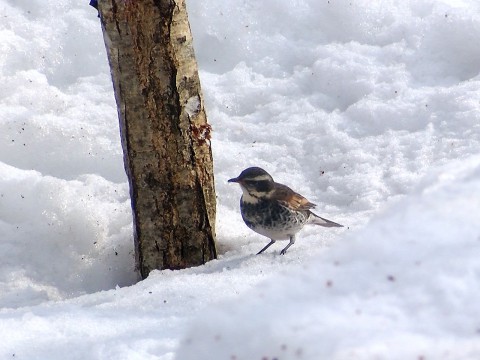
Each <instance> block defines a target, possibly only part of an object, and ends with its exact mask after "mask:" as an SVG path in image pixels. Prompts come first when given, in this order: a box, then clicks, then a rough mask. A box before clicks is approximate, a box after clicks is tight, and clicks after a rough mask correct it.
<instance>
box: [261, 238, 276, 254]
mask: <svg viewBox="0 0 480 360" xmlns="http://www.w3.org/2000/svg"><path fill="white" fill-rule="evenodd" d="M274 243H275V240H273V239H270V242H269V243H268V244H267V245H265V247H264V248H263V249H262V250H260V251H259V252H258V253H257V255H258V254H261V253H263V252H264V251H265V250H267V249H268V247H269V246H270V245H272V244H274Z"/></svg>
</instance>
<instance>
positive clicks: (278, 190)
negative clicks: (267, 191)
mask: <svg viewBox="0 0 480 360" xmlns="http://www.w3.org/2000/svg"><path fill="white" fill-rule="evenodd" d="M271 198H272V199H274V200H277V201H279V202H280V203H282V204H283V205H285V206H287V207H289V208H290V209H293V210H300V211H305V210H310V209H313V208H314V207H315V206H316V205H315V204H314V203H311V202H310V201H308V200H307V199H306V198H305V197H303V196H302V195H300V194H298V193H296V192H295V191H293V190H292V189H290V188H289V187H288V186H286V185H283V184H278V183H277V184H276V186H275V191H274V193H273V194H272V196H271Z"/></svg>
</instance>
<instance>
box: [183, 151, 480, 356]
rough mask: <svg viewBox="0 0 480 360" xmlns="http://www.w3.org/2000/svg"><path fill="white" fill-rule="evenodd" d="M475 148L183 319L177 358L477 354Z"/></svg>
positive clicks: (479, 180) (479, 205) (478, 176)
mask: <svg viewBox="0 0 480 360" xmlns="http://www.w3.org/2000/svg"><path fill="white" fill-rule="evenodd" d="M478 194H480V157H478V156H477V157H473V158H469V159H467V160H464V161H459V162H454V163H452V164H449V165H448V166H445V167H443V168H441V169H439V170H437V171H434V172H432V173H430V174H429V175H428V176H427V177H426V178H425V179H424V180H423V181H422V183H421V185H420V186H419V187H417V188H416V190H415V191H414V193H413V194H412V195H410V196H409V197H407V198H405V199H403V200H402V201H400V202H399V203H397V204H396V205H395V206H393V207H392V208H390V209H389V210H388V211H386V212H385V213H383V214H382V215H380V216H377V217H376V218H375V219H374V220H373V221H372V222H371V223H370V224H369V226H367V227H366V228H365V229H363V230H362V231H359V232H357V233H355V234H352V235H351V236H349V237H346V238H344V239H342V240H341V241H339V242H338V243H336V244H335V245H334V246H332V248H330V249H329V250H328V251H326V252H325V253H324V254H322V255H321V256H319V257H318V258H316V259H315V260H314V261H312V262H309V263H308V264H306V265H304V266H303V267H302V268H301V269H296V270H295V271H290V272H284V273H283V274H281V275H279V276H278V277H276V278H274V279H270V280H269V281H266V282H264V283H262V284H260V285H259V286H257V287H256V288H255V289H253V290H252V291H249V292H247V293H245V294H243V295H241V296H239V297H238V298H237V299H235V300H232V301H229V302H226V303H223V304H221V305H216V306H213V307H212V308H211V309H210V310H209V311H208V312H206V313H204V314H202V316H200V317H199V319H197V320H196V321H195V323H194V325H192V327H191V329H190V331H189V333H188V335H187V336H186V337H185V339H184V341H183V342H182V345H181V347H180V350H179V351H178V353H177V357H176V358H177V359H182V360H188V359H192V360H193V359H236V360H242V359H270V360H271V359H282V360H284V359H472V360H473V359H478V357H479V356H480V341H479V339H480V308H479V307H478V302H477V301H476V300H477V299H480V286H479V285H480V262H479V261H478V254H479V252H480V229H479V227H478V214H479V213H480V198H479V197H478V196H477V195H478Z"/></svg>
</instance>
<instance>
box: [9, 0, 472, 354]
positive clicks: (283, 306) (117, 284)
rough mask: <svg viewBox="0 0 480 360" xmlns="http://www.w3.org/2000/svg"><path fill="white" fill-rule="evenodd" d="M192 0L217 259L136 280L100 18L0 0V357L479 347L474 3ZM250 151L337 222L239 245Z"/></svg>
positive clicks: (463, 350)
mask: <svg viewBox="0 0 480 360" xmlns="http://www.w3.org/2000/svg"><path fill="white" fill-rule="evenodd" d="M187 5H188V10H189V16H190V21H191V27H192V32H193V36H194V44H195V48H196V55H197V59H198V62H199V68H200V78H201V81H202V89H203V93H204V95H205V107H206V111H207V115H208V118H209V122H210V124H211V125H212V127H213V130H214V132H213V137H212V147H213V153H214V161H215V180H216V191H217V198H218V206H217V241H218V250H219V258H218V260H215V261H211V262H209V263H207V264H206V265H204V266H201V267H198V268H192V269H186V270H181V271H155V272H153V273H152V274H151V275H150V276H149V277H148V279H146V280H144V281H140V282H139V281H138V275H137V274H136V273H135V270H134V254H133V239H132V222H131V221H132V220H131V210H130V199H129V190H128V184H127V180H126V176H125V173H124V170H123V155H122V150H121V146H120V140H119V131H118V120H117V112H116V106H115V100H114V96H113V90H112V85H111V80H110V75H109V68H108V63H107V59H106V55H105V48H104V43H103V38H102V33H101V29H100V25H99V21H98V18H97V17H96V12H95V10H94V9H93V8H91V7H89V6H88V1H74V0H56V1H41V0H28V1H26V0H0V9H1V11H2V22H1V24H0V81H1V83H2V87H1V88H0V234H1V242H0V319H1V320H0V334H1V337H2V341H1V342H0V358H5V359H7V358H15V359H52V360H55V359H66V358H68V359H162V360H173V359H176V360H189V359H195V360H197V359H232V360H242V359H248V360H250V359H268V360H273V359H277V360H280V359H281V360H285V359H455V360H458V359H478V358H480V345H479V344H480V320H479V319H480V308H479V307H478V306H477V304H478V301H479V300H480V286H479V285H480V260H478V253H479V251H480V230H479V227H478V214H479V212H480V197H479V195H478V194H480V156H479V155H478V149H479V148H480V112H479V110H480V75H479V72H480V15H479V14H480V3H478V2H477V1H475V0H437V1H433V0H419V1H394V0H389V1H373V2H372V1H362V0H359V1H343V0H334V1H332V0H330V1H326V0H325V1H323V0H322V1H318V0H299V1H293V2H292V1H283V0H280V1H279V0H264V1H257V2H254V1H251V0H245V1H243V2H239V3H236V4H235V6H233V5H232V4H231V3H229V2H226V1H221V0H208V1H187ZM194 105H195V102H193V101H192V108H193V107H194ZM249 166H260V167H262V168H264V169H266V170H267V171H268V172H269V173H271V174H272V176H273V177H274V179H275V180H277V181H279V182H282V183H285V184H287V185H289V186H290V187H292V188H293V189H295V190H296V191H298V192H299V193H301V194H303V195H305V196H306V197H307V198H308V199H309V200H311V201H312V202H314V203H316V204H318V206H317V211H316V212H317V213H318V214H319V215H321V216H324V217H326V218H328V219H331V220H333V221H335V222H339V223H341V224H343V225H345V228H342V229H323V228H318V227H308V228H305V229H304V230H303V231H302V232H301V233H300V234H299V236H298V240H297V242H296V243H295V245H294V246H292V247H291V248H290V249H289V251H288V253H287V254H286V255H285V256H280V255H279V251H280V249H281V248H282V247H283V245H284V244H281V245H277V244H275V245H273V246H272V247H271V248H269V249H268V250H267V251H266V252H265V253H264V254H262V255H260V256H255V255H254V254H255V253H256V252H257V251H258V250H260V249H261V248H262V247H263V246H264V245H265V244H266V243H267V242H268V239H266V238H264V237H262V236H260V235H258V234H255V233H253V232H252V231H250V230H249V229H248V228H247V227H246V226H245V225H244V224H243V223H242V220H241V216H240V214H239V209H238V202H239V198H240V195H241V190H240V189H239V187H238V185H235V184H228V183H227V180H228V179H229V178H232V177H235V176H237V175H238V174H239V173H240V172H241V171H242V170H243V169H244V168H246V167H249Z"/></svg>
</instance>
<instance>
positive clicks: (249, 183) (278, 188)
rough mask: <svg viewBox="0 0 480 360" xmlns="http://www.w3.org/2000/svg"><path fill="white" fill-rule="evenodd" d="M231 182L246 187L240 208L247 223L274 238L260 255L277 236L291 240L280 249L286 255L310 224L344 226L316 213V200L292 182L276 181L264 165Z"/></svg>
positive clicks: (242, 173) (261, 233)
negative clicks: (312, 199) (313, 210)
mask: <svg viewBox="0 0 480 360" xmlns="http://www.w3.org/2000/svg"><path fill="white" fill-rule="evenodd" d="M228 182H229V183H238V184H239V185H240V187H241V189H242V192H243V194H242V197H241V198H240V212H241V214H242V218H243V221H244V222H245V224H246V225H247V226H248V227H249V228H250V229H252V230H253V231H255V232H256V233H258V234H260V235H263V236H266V237H268V238H269V239H270V242H269V243H268V244H267V245H265V246H264V247H263V248H262V249H261V250H260V251H259V252H258V253H257V255H259V254H261V253H263V252H264V251H265V250H267V249H268V248H269V247H270V246H271V245H273V244H274V243H275V242H276V241H277V240H290V242H289V243H288V245H287V246H286V247H285V248H284V249H283V250H282V251H280V254H281V255H285V253H286V252H287V250H288V249H289V248H290V246H292V245H293V244H295V237H296V234H297V233H298V232H299V231H300V230H302V228H303V226H304V225H306V224H314V225H320V226H324V227H343V225H340V224H337V223H336V222H333V221H330V220H327V219H325V218H323V217H320V216H318V215H316V214H315V213H313V212H312V211H311V210H310V209H313V208H315V206H316V205H315V204H313V203H311V202H310V201H308V200H307V199H306V198H305V197H303V196H302V195H300V194H298V193H296V192H295V191H293V190H292V189H290V188H289V187H288V186H286V185H283V184H280V183H277V182H275V181H274V180H273V178H272V176H271V175H270V174H269V173H268V172H266V171H265V170H263V169H262V168H259V167H256V166H254V167H249V168H247V169H245V170H243V171H242V172H241V173H240V175H239V176H238V177H236V178H233V179H230V180H228Z"/></svg>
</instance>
